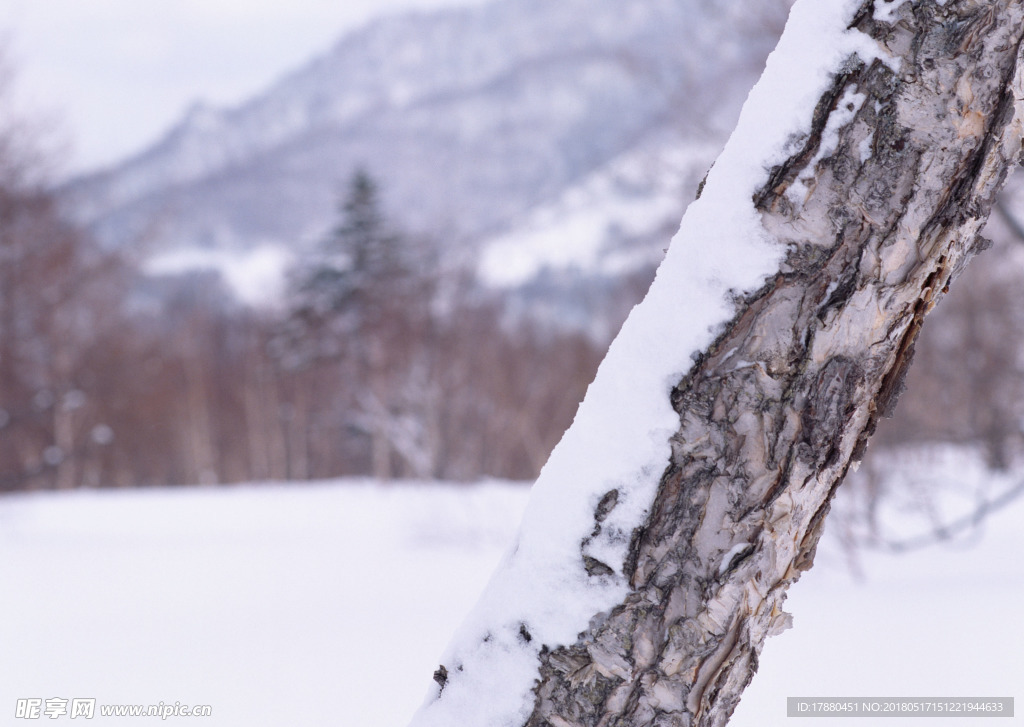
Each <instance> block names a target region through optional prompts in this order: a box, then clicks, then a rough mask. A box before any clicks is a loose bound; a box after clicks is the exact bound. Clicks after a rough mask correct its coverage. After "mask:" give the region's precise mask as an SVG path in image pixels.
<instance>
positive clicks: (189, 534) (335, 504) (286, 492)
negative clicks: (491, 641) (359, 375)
mask: <svg viewBox="0 0 1024 727" xmlns="http://www.w3.org/2000/svg"><path fill="white" fill-rule="evenodd" d="M527 495H528V488H526V487H524V486H522V485H515V484H502V483H485V484H480V485H475V486H455V485H440V484H412V483H410V484H404V485H390V486H375V485H373V484H370V483H367V482H353V481H347V482H335V483H323V484H312V485H297V484H288V485H251V486H244V487H229V488H221V489H205V488H192V489H176V490H135V491H130V492H121V491H101V492H75V493H59V494H39V495H15V496H8V497H4V498H2V499H0V584H2V589H0V645H2V646H0V654H2V658H0V714H2V713H6V714H7V715H8V717H7V718H5V719H4V720H3V723H4V724H31V723H38V722H37V721H36V720H21V719H15V718H14V715H15V710H16V707H17V700H19V699H28V698H40V699H43V700H46V699H50V698H54V697H57V698H63V699H67V700H69V702H70V700H71V699H75V698H95V699H96V716H95V718H94V719H93V720H91V721H89V722H85V724H98V725H103V724H133V723H138V722H142V723H146V722H147V721H148V722H155V720H154V718H152V717H151V718H148V720H147V718H135V719H131V718H125V717H120V718H117V717H110V718H106V719H104V718H102V717H101V716H100V715H99V707H100V706H101V705H118V704H126V705H135V704H137V705H150V704H158V703H160V702H163V703H164V704H173V703H175V702H180V703H181V704H186V705H206V704H208V705H210V706H211V707H212V717H209V718H202V719H200V720H198V721H199V723H201V724H207V725H217V726H218V727H220V726H221V725H224V726H228V725H231V726H238V727H261V726H264V725H265V726H266V727H280V726H281V725H303V726H320V725H344V726H346V727H347V726H351V727H395V726H398V727H401V726H402V725H404V724H405V723H406V722H407V721H408V720H409V718H410V717H411V715H412V713H413V711H414V710H415V709H416V707H417V706H418V705H419V704H420V702H421V701H422V699H423V697H424V695H425V694H426V692H427V689H428V686H429V685H430V683H431V682H430V678H431V673H432V672H433V670H434V669H435V668H436V666H437V663H438V661H437V660H438V657H439V655H440V653H441V652H442V650H443V649H444V647H445V645H446V644H447V642H448V640H449V637H450V635H451V632H452V631H453V630H454V629H455V627H456V626H457V625H458V623H459V622H460V620H461V619H462V617H463V615H464V614H465V612H466V611H467V610H468V608H469V607H470V605H471V604H472V603H473V601H474V599H475V598H476V595H477V594H478V592H479V591H480V590H481V589H482V587H483V585H484V583H485V582H486V580H487V578H488V577H489V575H490V572H491V570H492V568H493V567H494V565H495V564H496V562H497V561H498V559H499V558H500V556H501V555H502V552H503V549H504V547H505V545H506V544H507V542H508V541H509V540H510V539H511V537H512V536H513V533H514V531H515V528H516V525H517V523H518V519H519V516H520V515H521V513H522V510H523V508H524V506H525V503H526V498H527ZM1022 518H1024V503H1017V504H1016V505H1014V506H1012V507H1011V508H1009V509H1007V510H1005V511H1002V512H999V513H997V514H995V515H994V516H992V518H991V520H990V521H989V522H988V523H987V524H986V526H985V532H984V535H983V537H981V538H980V539H976V542H973V543H972V544H971V545H970V547H968V546H965V545H956V546H953V547H935V548H931V549H927V550H923V551H918V552H914V553H911V554H908V555H901V556H883V555H880V554H877V553H868V554H865V555H863V556H862V557H861V568H862V571H863V577H862V579H860V580H858V579H856V578H854V577H853V576H851V575H850V572H849V570H848V569H847V568H846V565H845V556H844V555H843V552H842V550H841V549H840V548H839V547H838V546H837V545H836V544H835V543H834V541H832V540H829V536H828V534H826V540H827V542H824V543H823V546H822V549H821V552H820V553H819V558H818V564H817V566H816V567H815V569H814V570H812V571H811V572H810V573H808V574H806V575H805V576H804V578H803V579H802V580H801V581H800V582H799V583H797V584H796V585H795V586H794V588H793V589H792V591H791V595H790V599H789V601H788V602H787V603H788V610H791V611H792V612H793V613H794V615H795V627H794V629H792V630H790V631H787V632H786V633H784V634H783V635H781V636H779V637H775V638H773V639H771V640H769V642H768V644H767V646H766V648H765V651H764V653H763V656H762V660H761V668H760V671H759V673H758V675H757V677H756V678H755V680H754V682H753V683H752V684H751V686H750V687H749V688H748V689H747V691H746V694H745V696H744V700H743V702H742V703H741V705H740V707H739V709H738V710H737V712H736V714H735V716H734V719H733V722H732V724H734V725H749V726H751V727H761V726H762V725H773V724H779V725H782V724H787V723H788V722H790V720H789V719H787V718H786V716H785V713H786V697H787V696H892V697H901V696H903V697H907V696H931V697H934V696H1012V697H1022V696H1024V689H1022V687H1024V623H1022V621H1024V619H1022V618H1021V613H1022V609H1021V602H1022V600H1024V598H1022V597H1024V558H1022V557H1021V553H1024V530H1022V529H1021V528H1020V522H1021V519H1022ZM43 707H45V702H44V703H43ZM70 719H71V718H70V716H69V715H64V716H60V717H58V718H57V719H56V720H53V721H54V722H57V720H70ZM40 720H42V721H43V722H45V723H51V720H50V719H48V718H47V717H46V716H45V715H42V716H41V717H40ZM183 720H184V721H188V720H186V719H185V718H184V717H177V718H176V717H169V718H168V720H166V722H167V723H175V722H179V723H180V722H181V721H183ZM928 721H929V720H915V721H914V722H913V724H915V725H921V724H924V723H927V722H928ZM1022 721H1024V719H1022V718H1021V717H1017V718H1016V719H1014V720H1007V719H1003V720H999V721H997V722H995V723H993V724H996V725H1008V724H1019V723H1021V722H1022ZM868 722H871V720H860V721H858V724H865V723H868ZM57 723H59V722H57ZM815 723H816V721H815V720H800V721H799V722H797V723H796V724H797V725H808V724H815ZM957 723H958V722H956V721H953V722H950V721H948V720H943V721H942V722H941V724H946V725H949V724H957ZM965 723H970V721H969V720H968V721H966V722H965V721H964V720H960V721H959V724H965ZM71 724H77V722H71Z"/></svg>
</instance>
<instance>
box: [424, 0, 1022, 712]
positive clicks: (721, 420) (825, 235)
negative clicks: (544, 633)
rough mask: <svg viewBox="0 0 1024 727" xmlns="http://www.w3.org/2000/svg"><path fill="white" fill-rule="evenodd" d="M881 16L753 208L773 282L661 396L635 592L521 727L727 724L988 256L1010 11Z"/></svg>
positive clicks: (1015, 35)
mask: <svg viewBox="0 0 1024 727" xmlns="http://www.w3.org/2000/svg"><path fill="white" fill-rule="evenodd" d="M877 4H878V5H879V6H880V7H881V8H883V9H885V8H886V5H885V3H883V2H882V0H879V1H878V3H877ZM874 6H875V3H873V2H865V3H864V4H863V7H862V8H861V10H860V12H859V13H858V14H857V15H856V17H855V18H854V21H853V24H852V26H851V27H856V28H857V29H859V30H860V31H862V32H863V33H866V34H868V35H870V36H871V37H873V38H874V39H876V40H877V41H878V43H879V44H880V45H881V46H882V47H883V48H884V49H885V50H887V51H888V52H889V53H891V55H892V56H893V57H894V58H896V59H899V60H898V61H897V62H893V61H892V60H886V61H885V62H883V61H875V62H871V63H865V62H863V61H861V60H859V59H858V58H856V57H853V58H851V59H850V61H849V62H848V63H847V64H846V66H845V67H844V68H843V69H842V71H841V72H840V73H838V74H837V75H836V76H835V77H834V78H833V82H832V84H831V87H830V88H829V89H828V90H827V92H826V93H825V94H824V95H823V96H822V97H821V99H820V101H819V102H818V105H817V108H816V111H815V113H814V118H813V122H812V126H811V133H810V134H809V135H808V136H807V137H806V139H804V140H803V141H802V143H801V144H800V145H799V148H798V149H797V150H796V151H795V153H793V154H792V155H791V156H790V157H789V159H788V160H787V161H786V162H785V163H784V164H781V165H780V166H778V167H776V168H774V169H772V170H770V173H768V174H767V176H766V179H765V182H764V184H763V187H762V188H761V189H760V191H759V192H758V194H757V195H756V197H755V203H756V207H757V209H758V210H759V211H760V212H761V215H762V221H763V224H764V227H765V228H766V229H767V230H768V231H769V232H770V233H771V234H772V235H774V236H775V237H776V238H777V239H778V240H780V241H781V242H783V243H784V244H785V245H786V249H787V250H788V254H787V257H786V260H785V262H784V264H783V265H782V267H781V269H780V270H779V272H778V274H777V275H775V276H774V278H773V279H771V280H769V281H768V282H767V283H766V284H765V285H764V287H763V288H762V289H761V290H759V291H757V292H756V294H754V295H751V296H748V297H747V299H745V300H743V301H740V302H739V306H738V314H737V315H736V317H735V318H734V319H733V320H732V321H731V322H730V323H729V324H728V325H727V326H726V329H725V331H724V333H722V334H721V335H720V336H719V337H718V339H717V340H716V341H715V342H714V344H713V345H712V346H711V347H710V349H708V350H707V351H705V352H704V353H703V355H702V356H701V357H700V359H699V361H698V362H697V364H696V365H695V366H694V367H693V369H692V370H691V371H690V372H689V373H688V374H687V375H686V377H685V378H684V379H683V380H681V381H679V382H678V385H677V386H676V387H675V389H674V391H673V392H672V404H673V406H674V408H675V410H676V411H677V412H678V414H679V429H678V432H677V433H676V434H675V435H674V436H673V438H672V458H671V463H670V464H669V466H668V468H667V469H666V470H665V471H664V474H663V475H662V477H661V481H660V486H659V489H658V493H657V496H656V500H655V502H654V505H653V507H652V508H651V510H650V513H649V515H648V517H647V520H646V523H645V524H644V525H643V527H642V528H640V529H639V530H637V531H636V532H635V533H634V537H633V541H632V543H631V545H630V556H629V558H628V560H627V564H626V569H625V570H626V573H625V575H626V576H627V577H628V579H629V585H630V592H629V593H628V595H627V597H626V598H625V600H624V601H623V602H622V603H621V604H620V605H618V606H616V607H615V608H614V609H612V610H611V611H610V612H607V613H604V614H601V615H600V616H599V617H597V618H595V619H594V620H593V621H592V622H591V625H590V627H589V628H588V629H587V630H586V631H584V632H583V633H581V634H580V635H579V638H578V641H577V642H576V643H574V644H571V645H563V646H559V647H557V648H551V649H547V648H545V649H543V650H541V652H540V668H539V675H538V681H537V682H536V685H535V690H534V694H535V702H534V706H533V712H532V714H531V716H530V717H529V719H528V721H527V722H526V724H527V725H529V726H530V727H547V726H551V727H577V726H583V725H587V726H594V725H598V726H600V727H626V726H629V727H640V726H641V725H656V726H657V727H668V726H669V725H671V726H673V727H681V726H684V725H685V726H691V725H722V724H725V723H726V722H727V720H728V719H729V717H730V715H731V714H732V711H733V709H734V708H735V706H736V704H737V703H738V701H739V698H740V694H741V692H742V691H743V689H744V688H745V687H746V685H747V684H748V683H749V681H750V679H751V678H752V676H753V674H754V672H755V671H756V669H757V659H758V654H759V652H760V650H761V648H762V645H763V644H764V641H765V639H766V637H767V636H769V635H770V634H773V633H776V632H778V631H779V630H781V629H783V628H785V627H786V626H787V625H788V619H789V617H788V615H787V614H785V613H784V612H783V611H782V605H783V600H784V598H785V593H786V589H787V588H788V587H789V585H790V584H791V583H793V582H794V581H795V580H796V579H797V578H798V577H799V575H800V573H801V572H802V571H804V570H806V569H808V568H810V566H811V564H812V561H813V559H814V553H815V546H816V543H817V541H818V538H819V536H820V534H821V532H822V527H823V524H824V522H825V518H826V515H827V513H828V510H829V503H830V500H831V499H832V496H833V494H834V493H835V492H836V488H837V487H838V486H839V484H840V482H841V481H842V479H843V477H844V475H845V474H846V472H847V470H848V469H849V468H850V467H851V465H853V464H855V463H856V462H857V461H859V459H860V457H861V456H862V454H863V452H864V448H865V445H866V442H867V439H868V437H869V436H870V435H871V434H872V433H873V431H874V429H875V424H876V422H877V420H878V418H879V417H881V416H885V415H886V414H887V413H889V412H890V411H891V409H892V407H893V406H894V404H895V402H896V399H897V396H898V394H899V392H900V389H901V387H902V381H903V377H904V374H905V372H906V370H907V367H908V366H909V364H910V361H911V358H912V355H913V350H914V341H915V338H916V337H917V334H918V332H919V330H920V328H921V324H922V320H923V319H924V316H925V315H926V314H927V313H928V312H929V311H930V310H931V309H932V307H933V306H934V305H935V303H936V300H937V299H938V298H939V297H940V296H941V295H942V293H943V292H945V290H946V289H947V286H948V285H949V283H950V281H951V280H952V279H953V278H954V277H955V276H956V275H957V273H958V272H959V271H960V270H961V269H962V267H963V266H964V265H965V264H966V262H967V260H968V259H969V258H970V257H971V256H972V255H973V254H974V253H975V252H976V251H978V250H979V249H980V248H982V247H984V245H985V242H984V240H982V239H981V237H980V236H979V232H980V230H981V228H982V226H983V225H984V223H985V220H986V219H987V216H988V213H989V209H990V207H991V205H992V204H993V201H994V199H995V194H996V192H997V191H998V189H999V187H1000V186H1001V184H1002V182H1003V180H1004V178H1005V175H1006V173H1007V169H1008V168H1009V167H1010V166H1011V165H1013V164H1015V163H1017V161H1018V156H1019V154H1020V148H1021V118H1022V104H1021V99H1022V97H1024V91H1022V83H1021V64H1020V63H1019V61H1020V55H1021V38H1022V34H1024V5H1022V3H1021V2H1019V1H1012V2H1011V1H1007V0H1001V1H995V2H993V1H990V0H959V1H957V0H947V1H946V2H936V1H935V0H915V1H913V2H910V3H906V4H903V5H902V6H899V4H898V3H894V4H893V6H898V7H895V9H893V8H889V10H891V11H892V12H891V15H886V14H884V13H883V14H877V15H878V16H879V17H882V18H885V19H884V20H880V19H876V13H875V7H874ZM894 69H898V70H894ZM609 496H610V497H608V498H605V500H602V503H601V505H600V506H599V507H598V510H597V512H595V527H596V529H597V530H600V527H601V523H602V520H603V518H604V516H605V515H606V514H607V509H608V508H609V507H614V500H615V496H614V494H613V493H609ZM597 530H596V531H595V532H597ZM600 565H601V564H599V563H597V564H590V567H592V568H593V569H595V570H600ZM590 567H588V570H589V569H590ZM443 676H444V674H441V677H442V678H443ZM439 681H440V679H439Z"/></svg>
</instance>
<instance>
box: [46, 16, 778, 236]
mask: <svg viewBox="0 0 1024 727" xmlns="http://www.w3.org/2000/svg"><path fill="white" fill-rule="evenodd" d="M786 4H787V3H785V1H784V0H779V2H777V3H776V2H773V3H768V4H767V6H770V7H771V8H776V11H778V12H781V10H778V9H779V8H782V9H784V8H785V6H786ZM746 5H747V3H744V2H742V1H741V0H729V2H724V3H720V4H717V5H716V6H715V7H714V8H709V7H707V6H705V5H703V4H700V3H696V2H679V1H678V0H636V2H633V3H630V4H629V5H627V6H622V5H621V3H619V2H616V1H615V0H587V1H584V0H559V1H558V2H551V1H550V0H548V2H542V1H541V0H497V1H496V2H491V3H488V4H485V5H481V6H476V7H472V8H448V9H445V10H440V11H434V12H429V13H428V12H422V11H419V12H413V13H408V14H402V15H394V16H389V17H386V18H382V19H379V20H376V21H373V22H371V23H369V24H367V25H366V26H364V27H363V28H361V29H360V30H357V31H355V32H352V33H349V34H346V35H344V36H342V37H341V38H340V39H339V40H338V41H337V42H336V43H335V44H334V45H333V46H332V48H330V49H329V50H327V51H326V52H323V53H321V54H319V55H318V56H316V57H315V58H314V59H313V60H311V61H310V62H309V63H307V64H306V65H304V66H302V67H300V68H298V69H296V70H294V71H292V72H291V73H289V74H287V75H285V76H283V77H282V78H281V79H280V80H279V81H277V82H275V83H274V84H272V85H271V86H270V87H269V88H268V90H267V91H266V92H264V93H262V94H259V95H258V96H256V97H254V98H253V99H250V100H249V101H247V102H245V103H243V104H240V105H238V106H235V107H231V108H227V109H221V108H215V107H210V106H207V105H202V104H199V105H196V106H194V107H192V109H190V111H189V113H188V114H186V116H185V118H184V119H183V120H182V121H181V122H180V123H179V124H177V125H176V126H175V127H174V128H173V129H172V130H171V131H170V132H168V133H167V134H166V135H165V136H164V137H163V138H162V139H160V140H159V141H158V142H156V143H155V144H154V145H153V146H151V147H149V148H148V149H147V150H145V151H143V152H141V153H140V154H138V155H136V156H135V157H133V158H131V159H128V160H126V161H125V162H124V163H122V164H120V165H117V166H115V167H113V168H110V169H108V170H105V171H101V172H99V173H97V174H93V175H89V176H86V177H82V178H79V179H77V180H74V181H73V182H71V183H70V184H69V185H67V186H66V187H65V189H64V197H65V199H66V200H67V202H68V204H69V206H70V208H71V209H72V210H73V211H74V215H75V216H76V218H77V219H78V220H79V221H81V222H83V223H85V224H87V225H89V226H90V227H91V228H92V229H93V230H94V231H95V232H96V234H97V235H98V237H99V238H100V239H101V240H102V241H103V242H105V243H106V244H108V245H111V246H125V245H132V244H139V243H140V242H143V243H144V244H145V245H146V249H147V250H150V251H152V252H154V253H156V254H161V253H167V252H168V251H174V250H182V249H216V250H234V251H251V250H254V249H257V248H260V247H265V246H278V247H282V248H284V249H288V250H292V251H295V250H298V251H301V249H302V248H303V246H308V245H310V244H311V243H312V242H313V241H315V240H316V239H318V238H320V237H321V236H322V235H323V234H324V233H325V231H326V230H327V229H329V227H330V226H331V224H332V223H333V219H334V213H335V207H336V202H337V197H338V193H339V191H340V189H341V187H342V184H343V183H344V181H345V180H346V179H347V177H348V176H349V174H351V172H352V170H354V169H355V168H356V167H360V166H361V167H365V168H366V169H367V170H368V171H369V172H370V173H371V174H372V175H373V176H375V177H377V178H378V180H379V181H380V182H381V187H382V190H383V193H384V203H385V206H386V209H387V211H388V213H389V215H390V216H391V217H392V218H394V219H395V220H396V221H397V223H398V224H399V225H401V226H403V227H405V228H407V229H409V230H411V231H412V232H414V233H416V234H427V235H432V236H443V237H445V238H450V239H461V240H469V241H471V245H472V246H473V247H474V249H477V250H483V249H484V248H486V247H487V246H488V244H489V243H488V241H489V240H491V239H494V238H500V239H502V240H504V241H505V242H507V241H508V240H509V239H510V237H509V236H510V235H511V236H512V237H514V236H515V231H516V230H517V229H518V228H520V227H521V226H523V225H527V224H529V223H530V216H531V214H533V213H535V211H536V210H538V209H541V208H544V207H547V208H548V209H554V206H557V205H555V201H557V200H558V199H559V198H560V197H564V196H566V195H567V194H570V190H571V189H572V188H573V187H574V186H580V185H584V186H585V185H586V184H587V183H588V182H587V180H588V179H591V178H592V177H594V175H600V174H601V170H602V169H613V168H614V167H615V164H616V160H617V159H619V158H621V157H624V156H628V155H630V154H635V153H636V150H637V149H642V148H644V147H645V146H648V147H650V146H652V145H653V146H657V144H658V143H661V142H659V141H658V140H659V139H662V140H665V141H664V143H665V144H666V145H667V147H673V146H675V147H678V146H680V144H686V143H691V142H692V143H693V144H695V145H696V146H703V147H706V148H707V149H711V150H712V151H710V152H707V153H706V154H704V155H699V156H700V158H699V159H697V158H694V159H691V160H688V161H686V163H685V164H683V167H685V168H680V169H677V170H675V171H674V172H672V173H673V174H676V175H677V176H680V177H685V178H687V179H689V178H692V177H693V176H694V174H695V173H697V170H699V172H700V173H703V171H704V170H706V167H707V165H708V164H709V163H710V161H711V159H710V157H711V156H713V150H714V148H715V147H716V145H717V144H720V143H721V141H722V139H723V137H724V129H726V128H728V127H729V126H730V125H731V122H732V118H733V117H734V116H735V113H736V112H737V111H738V107H739V103H740V101H741V100H742V98H743V97H745V94H746V90H747V89H748V88H749V86H750V85H751V83H752V82H753V80H754V77H755V76H756V73H757V72H759V70H760V67H761V66H762V64H763V57H764V56H765V55H767V52H768V51H769V50H770V48H771V47H772V45H773V44H774V40H775V37H774V33H775V32H776V31H777V29H773V28H770V27H765V25H764V23H759V20H758V17H757V13H756V12H755V13H753V14H751V13H750V12H746V11H745V10H744V6H746ZM767 6H759V7H761V10H759V11H758V12H762V13H767V17H769V19H770V18H772V17H774V16H773V15H772V11H771V10H770V9H769V10H765V9H764V8H765V7H767ZM748 10H749V9H748ZM751 15H753V17H751ZM769 24H770V23H769ZM710 57H714V61H713V63H712V62H708V60H707V59H708V58H710ZM711 67H715V68H717V69H718V70H717V71H716V73H717V75H714V76H712V75H709V73H710V72H709V69H710V68H711ZM652 140H654V141H652ZM661 173H664V170H662V172H661ZM698 178H699V176H698ZM659 186H661V187H663V186H664V183H663V180H659V179H655V178H653V177H651V175H648V178H647V179H645V180H641V181H640V182H639V183H638V189H636V190H634V192H635V194H639V195H642V194H645V193H651V190H653V189H656V188H659ZM691 198H692V196H691ZM595 203H596V204H600V201H597V202H595ZM684 205H685V201H684V200H680V203H679V205H677V207H676V208H675V209H673V210H672V211H671V214H672V215H676V222H678V214H680V213H681V211H682V208H683V206H684ZM664 214H670V213H669V212H665V213H664ZM534 216H536V215H535V214H534ZM659 225H662V223H661V222H660V221H659V222H658V223H657V224H655V225H654V226H655V227H657V226H659Z"/></svg>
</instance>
